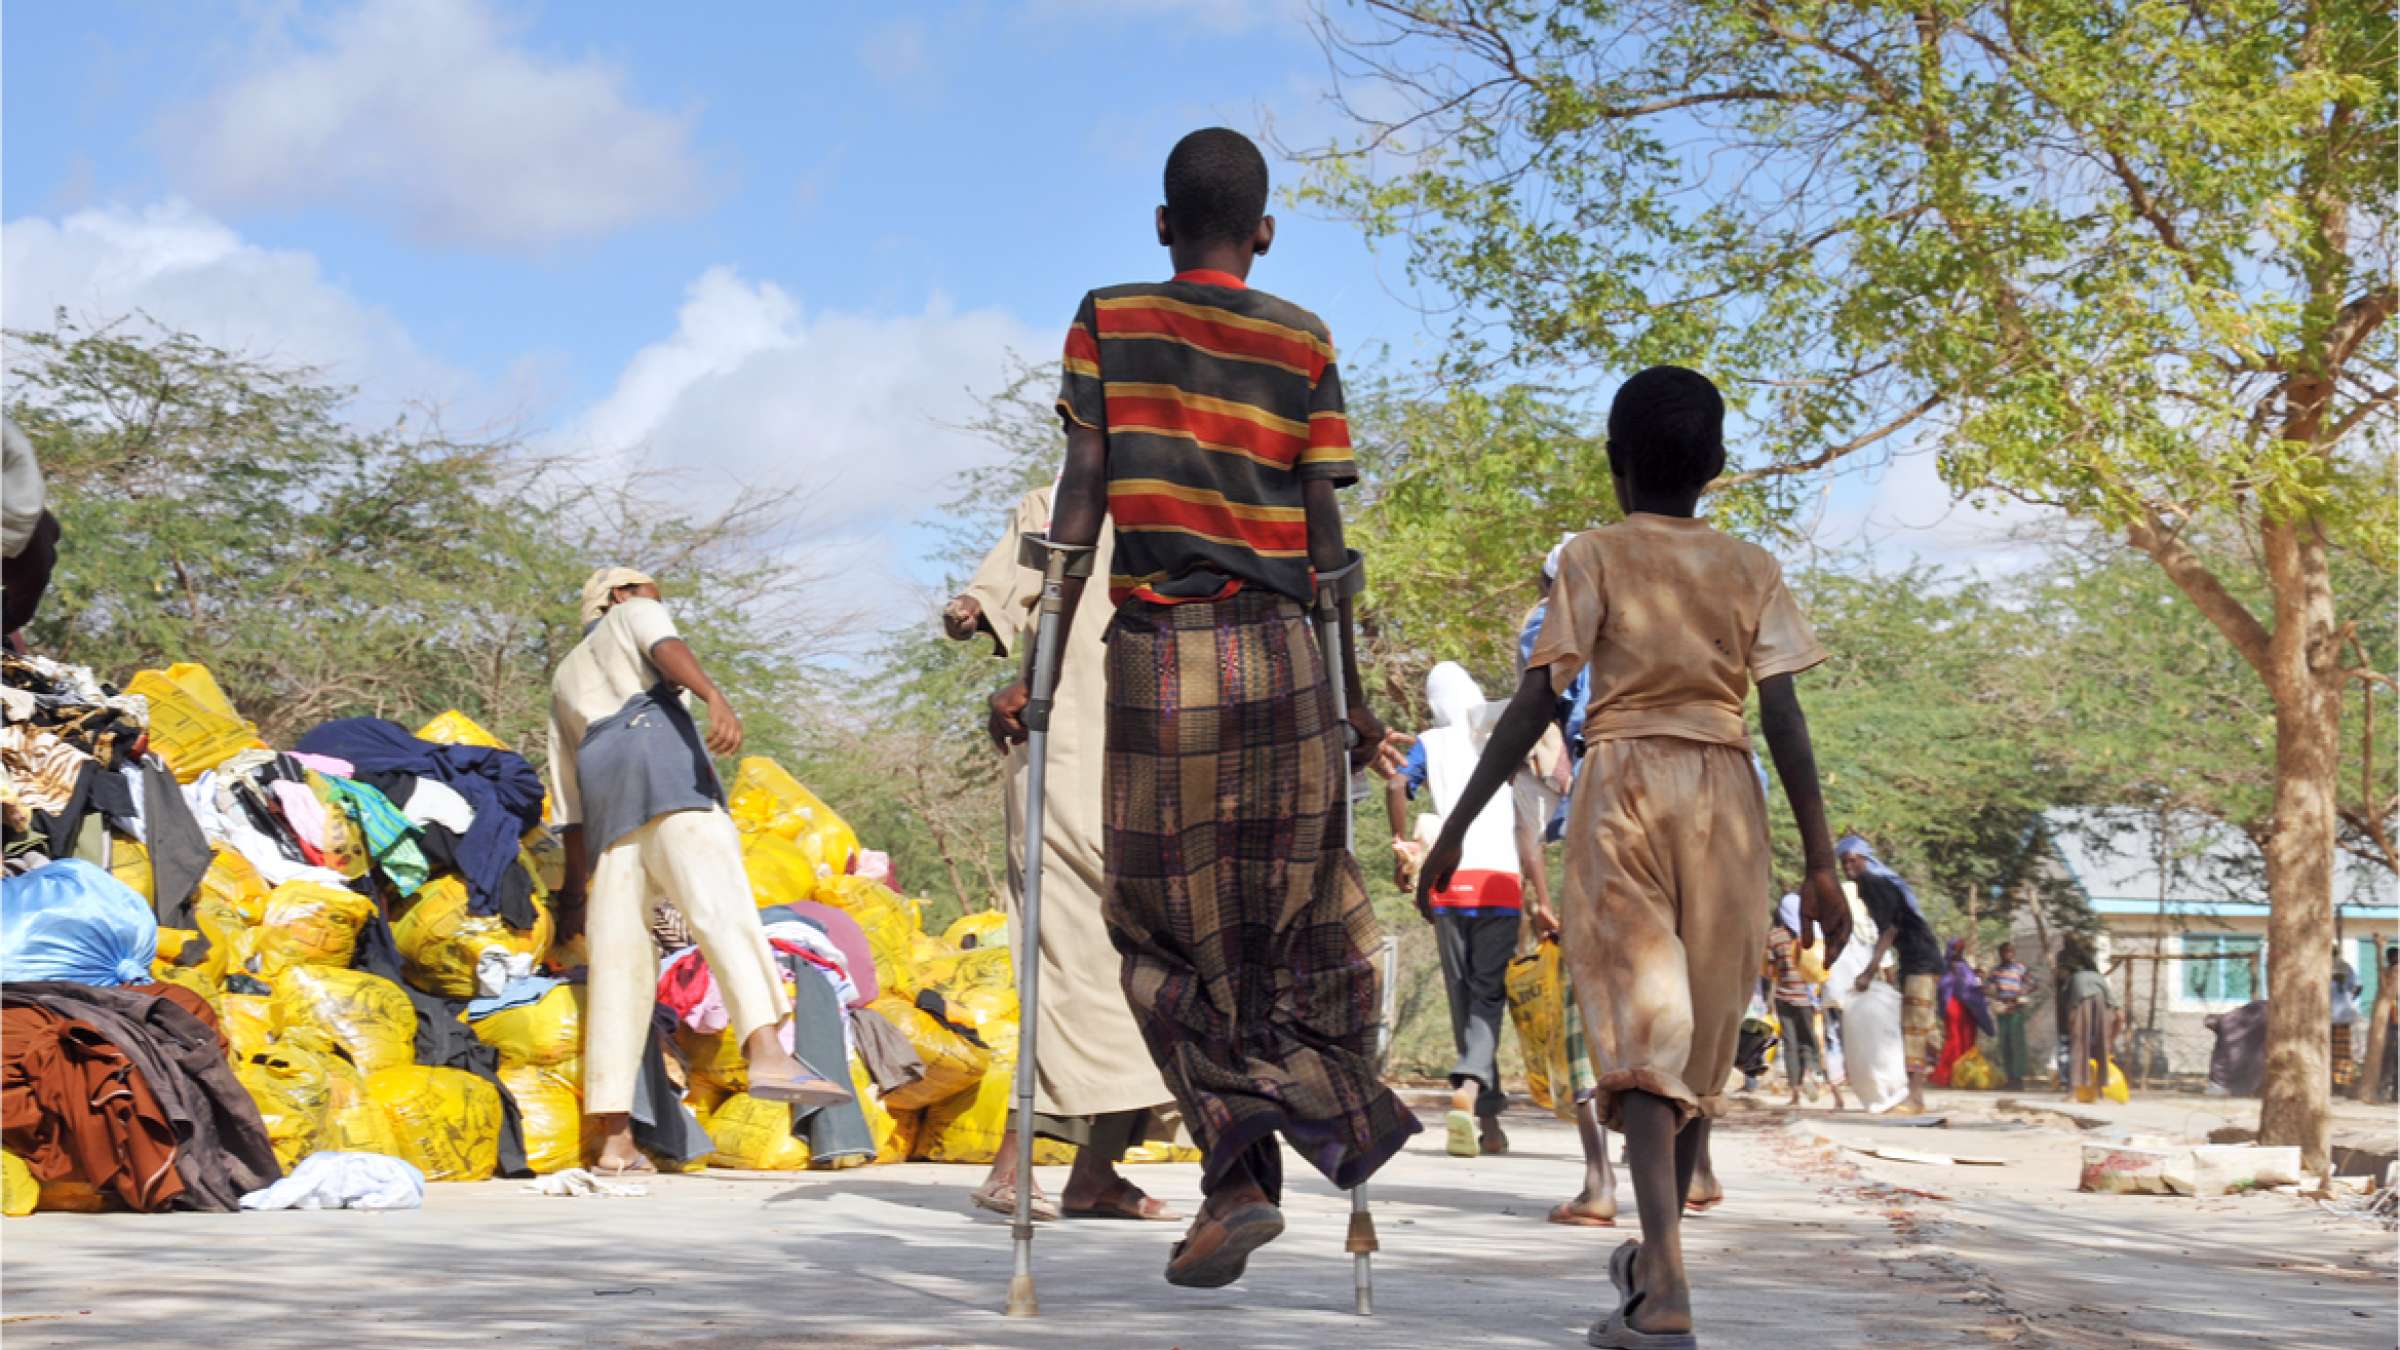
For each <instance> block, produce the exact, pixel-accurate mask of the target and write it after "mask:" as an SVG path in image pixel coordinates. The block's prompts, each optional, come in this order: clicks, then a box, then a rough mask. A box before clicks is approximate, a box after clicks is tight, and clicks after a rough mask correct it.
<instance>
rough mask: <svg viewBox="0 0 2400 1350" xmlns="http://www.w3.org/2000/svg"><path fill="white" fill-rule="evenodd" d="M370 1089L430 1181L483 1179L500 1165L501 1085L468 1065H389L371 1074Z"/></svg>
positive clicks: (406, 1153)
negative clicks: (471, 1070)
mask: <svg viewBox="0 0 2400 1350" xmlns="http://www.w3.org/2000/svg"><path fill="white" fill-rule="evenodd" d="M367 1095H368V1096H369V1097H371V1098H373V1099H374V1100H375V1101H376V1102H377V1103H379V1104H380V1105H382V1107H383V1109H384V1110H385V1111H387V1112H389V1113H390V1115H391V1118H392V1129H393V1131H394V1132H395V1133H396V1134H398V1135H399V1137H400V1150H401V1151H400V1156H401V1158H403V1159H404V1160H406V1161H408V1162H411V1163H414V1164H416V1167H417V1170H418V1171H420V1172H423V1173H424V1174H425V1179H426V1180H427V1181H482V1180H484V1179H485V1178H487V1177H489V1176H491V1174H492V1172H493V1170H494V1169H495V1168H497V1167H498V1166H499V1165H500V1089H498V1088H496V1087H493V1086H492V1085H491V1084H490V1083H487V1082H485V1081H484V1080H482V1079H480V1078H477V1077H476V1076H475V1075H473V1074H471V1073H468V1072H467V1071H466V1070H464V1069H436V1068H429V1067H427V1066H425V1065H422V1064H412V1065H410V1066H408V1067H407V1068H405V1069H385V1070H384V1071H383V1072H381V1073H378V1074H371V1075H369V1076H368V1078H367Z"/></svg>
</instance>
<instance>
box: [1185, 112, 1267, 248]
mask: <svg viewBox="0 0 2400 1350" xmlns="http://www.w3.org/2000/svg"><path fill="white" fill-rule="evenodd" d="M1266 214H1267V157H1266V156H1264V155H1262V154H1260V153H1258V147H1257V146H1255V145H1252V144H1251V143H1250V138H1249V137H1247V136H1245V135H1243V134H1242V133H1240V132H1238V131H1234V130H1231V129H1229V128H1226V127H1208V128H1206V129H1204V130H1201V131H1195V132H1193V133H1192V134H1191V135H1189V136H1186V137H1184V138H1183V139H1182V140H1180V141H1177V142H1176V143H1175V148H1174V149H1173V150H1172V151H1170V152H1169V153H1168V155H1167V227H1168V228H1169V229H1171V230H1173V231H1174V232H1175V237H1176V238H1178V239H1182V240H1185V241H1187V242H1191V243H1199V242H1201V241H1204V240H1221V241H1231V242H1235V243H1246V242H1248V241H1249V239H1250V237H1251V236H1252V235H1254V234H1256V233H1258V222H1259V221H1260V220H1261V219H1263V218H1264V217H1265V216H1266Z"/></svg>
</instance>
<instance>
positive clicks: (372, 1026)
mask: <svg viewBox="0 0 2400 1350" xmlns="http://www.w3.org/2000/svg"><path fill="white" fill-rule="evenodd" d="M0 673H4V677H5V678H4V679H0V686H4V688H0V697H4V698H5V722H4V723H0V768H4V769H5V775H4V776H0V783H4V784H5V786H4V790H0V807H4V808H5V824H6V836H5V837H6V859H7V871H8V873H9V877H8V879H7V880H6V881H5V882H4V883H0V980H4V981H6V995H7V999H6V1005H5V1006H6V1015H7V1017H8V1018H9V1019H10V1021H9V1026H8V1033H9V1034H8V1036H7V1045H6V1050H5V1058H6V1065H5V1072H6V1074H7V1084H8V1086H7V1091H8V1094H9V1095H8V1098H7V1101H8V1106H7V1117H6V1130H5V1138H4V1139H0V1143H5V1145H6V1148H7V1153H8V1156H7V1158H6V1160H5V1161H6V1167H7V1171H8V1175H9V1177H10V1178H11V1181H12V1185H11V1188H10V1194H11V1197H12V1203H11V1205H10V1206H9V1208H11V1209H12V1210H17V1209H19V1208H21V1207H20V1206H18V1205H16V1204H15V1203H14V1199H15V1197H16V1196H17V1195H18V1193H19V1191H20V1190H23V1191H24V1192H25V1193H26V1194H27V1195H28V1196H31V1195H33V1193H34V1190H35V1188H37V1187H38V1203H39V1204H40V1205H41V1206H42V1207H45V1208H102V1207H123V1208H132V1209H140V1210H153V1209H160V1208H175V1207H204V1208H212V1209H217V1208H222V1209H230V1208H234V1207H236V1206H237V1205H238V1204H239V1203H240V1197H241V1194H242V1193H243V1192H244V1191H245V1190H256V1189H258V1188H261V1187H264V1186H266V1185H267V1184H269V1183H271V1182H273V1181H274V1180H276V1179H277V1178H278V1177H279V1176H281V1175H283V1174H284V1173H285V1172H288V1171H291V1170H292V1169H295V1168H297V1167H298V1166H299V1164H300V1163H302V1162H303V1161H304V1160H306V1159H308V1158H311V1157H314V1156H319V1155H324V1154H330V1153H341V1154H345V1155H357V1154H367V1155H382V1156H385V1157H389V1158H394V1159H398V1160H400V1161H401V1162H404V1163H406V1164H408V1167H409V1169H413V1170H411V1171H409V1172H408V1173H407V1174H408V1175H417V1174H421V1175H422V1177H423V1178H424V1179H425V1180H430V1181H445V1180H480V1179H484V1178H488V1177H492V1176H525V1175H534V1174H548V1173H554V1172H559V1171H564V1170H567V1169H571V1168H575V1167H579V1166H584V1165H587V1164H588V1163H589V1162H590V1161H591V1159H592V1158H593V1157H594V1156H595V1155H596V1150H597V1146H598V1140H597V1139H596V1138H592V1137H587V1134H586V1131H585V1129H584V1121H583V1109H582V1105H583V1103H582V1087H583V1083H582V1050H583V1033H582V1025H583V1007H584V1001H585V991H584V985H583V983H582V980H583V964H584V963H583V956H582V952H581V948H580V941H581V940H580V939H576V940H575V941H573V942H569V943H565V944H561V943H558V942H556V941H555V937H556V926H555V922H554V920H553V917H552V914H551V912H550V906H549V901H548V897H549V893H550V891H551V890H552V889H554V888H555V887H556V886H557V885H559V884H560V881H561V875H560V874H561V872H562V871H563V850H562V848H561V846H560V844H559V842H558V840H557V839H556V837H555V836H554V835H553V833H552V832H551V831H550V830H549V829H548V827H547V825H546V823H545V822H546V818H547V802H546V800H545V797H544V793H543V787H542V781H541V778H540V776H539V775H538V774H537V773H536V772H535V771H534V769H533V767H532V766H531V765H530V764H528V763H527V762H526V761H525V759H524V758H523V757H521V756H519V755H517V754H515V753H514V752H513V751H511V750H510V749H509V748H508V747H507V746H505V745H503V744H502V743H501V742H500V741H499V740H497V739H496V738H495V737H493V736H492V735H491V734H490V733H489V732H487V731H485V730H484V729H483V728H482V727H480V726H477V725H476V724H475V723H474V721H473V720H472V719H471V718H469V717H467V716H466V715H465V714H463V713H460V712H457V711H451V712H446V713H443V714H442V715H440V716H438V717H436V718H434V719H432V720H431V721H430V722H427V723H426V724H425V725H423V726H420V727H418V728H417V729H416V730H414V731H413V732H412V731H410V730H408V729H406V728H404V727H401V726H399V725H397V724H395V723H391V722H387V721H381V720H378V719H371V718H349V719H342V720H338V721H332V722H327V723H325V724H323V725H320V726H318V727H316V728H314V729H313V730H311V731H309V732H308V733H307V734H305V735H303V736H301V737H300V738H299V739H298V741H297V742H296V743H295V744H294V745H292V746H291V747H290V748H289V749H286V750H278V749H276V748H274V747H271V746H269V745H268V744H267V743H266V741H265V739H264V738H263V737H262V736H260V734H259V733H258V730H257V728H256V727H255V726H254V725H253V724H252V723H250V722H249V721H248V720H247V719H245V718H243V717H242V716H241V714H240V713H239V711H238V710H236V709H235V707H234V706H233V704H232V703H231V701H230V700H229V699H227V698H226V697H225V695H224V694H223V692H222V691H221V690H220V689H219V688H218V686H217V684H216V682H215V680H214V679H213V678H212V677H211V676H210V675H209V672H208V671H206V670H205V669H204V668H202V667H199V666H196V665H189V664H181V665H175V666H170V667H168V668H167V669H166V670H163V671H144V672H142V673H140V674H139V675H137V676H135V677H134V678H133V679H132V680H130V681H128V682H127V684H126V686H125V688H124V689H123V690H122V691H120V690H118V689H115V688H112V687H110V686H108V685H106V684H104V683H102V682H101V681H99V680H98V679H97V678H95V677H94V676H93V674H92V673H91V672H90V671H88V670H84V669H81V668H79V667H74V666H68V665H63V664H60V663H56V662H51V661H46V660H42V659H40V658H24V659H20V658H14V657H11V658H8V660H7V662H6V665H5V670H4V672H0ZM729 805H730V809H731V810H732V812H733V815H734V817H735V821H736V823H737V825H738V826H739V827H740V830H741V833H742V847H743V859H744V862H745V864H746V868H747V871H748V875H749V879H750V882H751V888H752V892H753V898H754V900H755V901H756V902H757V904H758V905H759V907H760V909H761V910H762V919H763V920H764V921H765V923H766V926H767V933H768V936H769V939H770V941H771V943H772V944H773V947H774V949H775V951H776V953H777V955H778V958H779V959H780V961H781V963H782V966H783V975H784V980H785V984H786V989H787V992H788V993H790V995H791V996H792V999H793V1002H794V1007H795V1010H796V1015H795V1017H794V1018H793V1020H792V1022H791V1024H790V1025H789V1026H788V1027H787V1028H786V1032H787V1035H788V1036H789V1037H790V1038H791V1039H790V1048H791V1049H792V1050H793V1051H794V1053H796V1054H798V1055H799V1056H800V1057H801V1058H802V1059H804V1060H806V1061H808V1062H809V1063H811V1064H817V1065H833V1064H842V1063H846V1064H847V1067H848V1070H849V1077H850V1081H851V1083H852V1084H853V1086H854V1089H855V1097H854V1100H852V1101H850V1102H845V1103H840V1104H837V1105H835V1106H831V1107H818V1108H813V1109H812V1108H802V1107H794V1106H792V1105H789V1104H785V1103H778V1102H768V1101H762V1100H759V1099H756V1098H753V1097H751V1096H750V1095H749V1094H748V1092H747V1091H746V1087H747V1082H746V1077H745V1073H744V1069H743V1060H742V1055H741V1048H740V1046H739V1045H738V1044H737V1043H735V1039H734V1037H733V1036H732V1034H731V1032H730V1029H729V1028H727V1026H726V1025H725V1017H726V1014H725V1009H724V1005H723V1002H722V1000H721V999H719V998H717V997H716V994H715V991H714V989H713V987H712V983H711V980H710V977H709V973H708V969H707V962H706V959H705V957H704V956H703V955H702V954H701V953H700V952H699V950H698V949H697V948H695V947H692V946H691V945H690V942H689V939H688V938H686V937H683V936H682V935H681V934H680V933H679V932H678V931H677V930H678V925H677V923H676V922H675V918H674V916H673V915H672V913H671V912H670V913H667V914H665V915H662V916H661V921H660V923H659V924H658V925H657V927H656V930H655V931H656V932H657V934H658V936H659V940H660V953H661V962H660V976H659V987H658V999H659V1001H658V1005H657V1008H656V1010H655V1016H654V1017H653V1019H652V1027H651V1039H650V1044H649V1047H648V1049H647V1051H646V1052H645V1056H644V1062H643V1071H642V1076H641V1079H640V1084H639V1089H638V1091H637V1093H636V1099H635V1103H634V1109H633V1120H634V1132H635V1138H636V1140H637V1142H639V1143H640V1144H641V1145H642V1147H643V1148H644V1149H645V1151H647V1152H648V1153H649V1154H650V1155H651V1157H652V1158H653V1159H655V1160H656V1161H657V1162H658V1163H659V1164H660V1165H661V1166H662V1167H663V1168H666V1169H669V1170H676V1171H691V1170H697V1169H700V1168H703V1167H707V1166H710V1165H715V1166H720V1167H739V1168H751V1169H757V1168H764V1169H796V1168H803V1167H809V1168H839V1167H855V1166H861V1165H865V1164H867V1163H871V1162H901V1161H907V1160H912V1159H914V1160H929V1161H938V1162H967V1163H982V1162H989V1161H990V1160H991V1158H992V1157H993V1155H994V1153H995V1152H996V1150H997V1148H998V1146H999V1141H1000V1136H1001V1134H1002V1133H1003V1131H1004V1130H1005V1129H1006V1127H1007V1123H1008V1122H1007V1112H1008V1109H1009V1106H1010V1102H1011V1097H1010V1093H1011V1091H1012V1087H1013V1073H1014V1063H1015V1054H1016V1043H1017V1006H1016V982H1015V974H1014V969H1013V967H1012V965H1011V964H1010V960H1009V952H1008V946H1007V942H1008V930H1007V924H1006V922H1005V920H1004V919H1003V918H1002V917H1001V916H1000V915H998V914H996V913H989V912H986V913H978V914H972V915H969V916H967V917H966V918H964V919H961V920H959V921H958V922H957V923H955V924H953V925H951V926H950V928H949V929H948V931H946V932H944V933H943V934H941V935H940V936H934V935H932V934H928V933H926V932H925V931H923V925H922V916H923V910H924V904H923V902H922V901H919V900H911V899H907V898H904V897H903V896H902V895H901V894H900V893H899V892H898V890H897V889H896V886H897V883H896V879H895V878H894V877H893V875H892V871H891V865H890V860H889V859H888V857H887V856H885V855H883V854H881V853H877V852H875V851H872V850H868V849H864V848H861V847H860V846H859V841H858V839H857V837H856V835H855V833H854V832H853V831H852V830H851V828H850V826H849V825H848V824H847V823H846V822H845V821H843V819H842V818H841V817H840V816H839V815H838V814H837V813H835V812H834V811H833V810H832V808H830V807H829V806H827V805H826V804H825V803H824V802H822V801H820V800H819V799H817V798H816V797H815V795H814V794H812V793H810V792H809V791H808V789H807V788H805V787H803V786H801V785H800V783H799V782H798V781H797V780H796V779H794V778H793V777H792V776H791V775H790V774H789V773H787V772H785V771H784V770H783V769H782V768H781V767H780V766H779V765H777V764H775V763H774V761H772V760H769V759H764V758H752V759H747V760H744V761H743V762H742V764H741V765H740V770H739V773H738V774H737V776H736V779H735V781H734V784H733V790H732V792H731V793H730V794H729ZM37 920H38V921H37ZM20 921H21V922H20ZM64 991H72V992H64ZM103 1005H106V1006H103ZM20 1026H22V1030H23V1034H20ZM137 1031H138V1032H139V1034H140V1036H142V1037H145V1038H147V1040H146V1041H137V1043H133V1044H128V1043H126V1038H133V1037H135V1036H136V1033H137ZM103 1046H106V1047H107V1048H106V1049H105V1050H104V1049H102V1047H103ZM177 1075H180V1077H178V1076H177ZM133 1082H139V1083H141V1084H142V1085H143V1086H142V1087H141V1089H140V1090H138V1091H133V1090H128V1091H120V1092H117V1093H116V1094H115V1095H113V1096H112V1095H110V1094H109V1093H106V1092H100V1091H98V1090H97V1085H100V1084H103V1083H115V1084H128V1083H133ZM87 1088H89V1089H94V1090H93V1091H92V1092H89V1093H86V1092H85V1090H86V1089H87ZM78 1094H84V1095H83V1096H82V1097H81V1100H83V1101H84V1102H86V1103H94V1102H98V1103H103V1104H104V1106H105V1109H101V1108H98V1107H95V1108H92V1109H88V1110H81V1111H77V1110H71V1109H69V1108H70V1106H71V1105H72V1104H73V1102H74V1101H76V1100H77V1097H78ZM175 1141H182V1142H181V1143H176V1142H175ZM1037 1156H1038V1157H1039V1158H1040V1160H1042V1161H1045V1162H1062V1161H1066V1160H1067V1159H1069V1158H1071V1156H1072V1152H1071V1150H1069V1149H1068V1148H1067V1147H1066V1146H1064V1145H1060V1144H1057V1143H1054V1142H1051V1141H1043V1143H1042V1145H1041V1147H1040V1150H1039V1151H1038V1153H1037ZM1194 1156H1196V1155H1194V1154H1192V1153H1191V1152H1190V1151H1189V1150H1171V1149H1166V1148H1163V1147H1161V1148H1152V1149H1148V1150H1137V1151H1136V1152H1135V1153H1134V1154H1132V1155H1130V1156H1129V1158H1128V1161H1137V1162H1138V1161H1167V1160H1170V1159H1174V1160H1184V1161H1188V1160H1190V1159H1191V1158H1192V1157H1194ZM27 1173H29V1174H30V1177H31V1180H30V1181H29V1182H27V1184H26V1186H25V1187H23V1188H20V1187H18V1186H17V1185H15V1184H14V1183H15V1181H16V1179H17V1178H18V1177H19V1176H20V1174H27ZM28 1203H34V1201H32V1200H29V1201H28Z"/></svg>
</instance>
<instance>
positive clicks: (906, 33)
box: [858, 19, 927, 85]
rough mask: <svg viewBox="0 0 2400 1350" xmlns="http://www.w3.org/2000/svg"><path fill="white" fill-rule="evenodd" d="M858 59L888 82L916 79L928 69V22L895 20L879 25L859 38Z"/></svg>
mask: <svg viewBox="0 0 2400 1350" xmlns="http://www.w3.org/2000/svg"><path fill="white" fill-rule="evenodd" d="M858 59H859V60H860V61H861V62H863V63H865V65H866V67H867V72H868V73H869V74H871V75H873V76H874V77H875V78H876V79H878V80H880V81H882V82H883V83H885V84H889V85H901V84H908V83H910V82H912V81H914V80H916V79H917V78H918V77H919V76H921V75H923V74H924V73H925V71H926V68H927V61H926V59H925V23H924V21H923V20H922V19H895V20H893V21H892V22H890V23H887V24H882V25H879V26H877V27H876V28H874V29H872V30H871V31H869V32H868V34H867V35H866V36H865V37H864V38H862V39H860V40H859V44H858Z"/></svg>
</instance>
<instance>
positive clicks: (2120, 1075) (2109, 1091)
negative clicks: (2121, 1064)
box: [2101, 1059, 2133, 1106]
mask: <svg viewBox="0 0 2400 1350" xmlns="http://www.w3.org/2000/svg"><path fill="white" fill-rule="evenodd" d="M2101 1092H2102V1094H2103V1095H2105V1096H2106V1097H2107V1098H2108V1099H2109V1100H2110V1101H2112V1102H2115V1103H2116V1104H2117V1105H2119V1106H2123V1105H2124V1104H2126V1103H2127V1102H2130V1101H2132V1100H2133V1087H2132V1085H2131V1084H2129V1083H2127V1082H2126V1081H2125V1071H2124V1070H2123V1069H2120V1068H2118V1067H2117V1062H2116V1061H2115V1060H2113V1059H2112V1060H2110V1061H2109V1062H2108V1086H2107V1087H2105V1088H2102V1089H2101Z"/></svg>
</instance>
